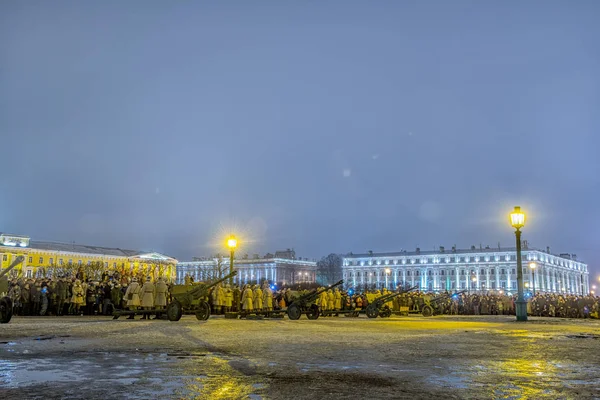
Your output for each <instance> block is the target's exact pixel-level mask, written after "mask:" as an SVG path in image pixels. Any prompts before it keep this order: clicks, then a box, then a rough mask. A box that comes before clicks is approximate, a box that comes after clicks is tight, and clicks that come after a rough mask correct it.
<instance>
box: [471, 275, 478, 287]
mask: <svg viewBox="0 0 600 400" xmlns="http://www.w3.org/2000/svg"><path fill="white" fill-rule="evenodd" d="M471 281H472V282H473V289H475V290H477V278H476V277H473V278H471Z"/></svg>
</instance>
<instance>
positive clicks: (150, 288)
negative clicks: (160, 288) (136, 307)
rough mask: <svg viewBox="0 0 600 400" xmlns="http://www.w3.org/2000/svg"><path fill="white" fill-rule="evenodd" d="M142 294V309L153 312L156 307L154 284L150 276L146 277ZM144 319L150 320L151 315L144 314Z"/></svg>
mask: <svg viewBox="0 0 600 400" xmlns="http://www.w3.org/2000/svg"><path fill="white" fill-rule="evenodd" d="M140 294H141V296H142V301H141V303H142V304H141V305H142V308H143V309H144V310H151V309H152V307H154V284H153V283H152V280H151V278H150V277H149V276H148V277H146V283H144V286H142V290H141V291H140ZM142 319H150V314H147V313H144V316H143V317H142Z"/></svg>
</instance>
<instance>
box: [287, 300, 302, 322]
mask: <svg viewBox="0 0 600 400" xmlns="http://www.w3.org/2000/svg"><path fill="white" fill-rule="evenodd" d="M287 315H288V318H289V319H291V320H294V321H295V320H297V319H300V316H301V315H302V311H301V310H300V307H298V306H297V305H296V304H290V306H289V307H288V309H287Z"/></svg>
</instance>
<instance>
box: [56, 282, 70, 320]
mask: <svg viewBox="0 0 600 400" xmlns="http://www.w3.org/2000/svg"><path fill="white" fill-rule="evenodd" d="M67 289H68V284H67V282H65V280H64V279H63V277H62V276H60V277H59V278H58V282H57V284H56V301H57V305H56V315H63V312H64V311H65V302H66V301H67Z"/></svg>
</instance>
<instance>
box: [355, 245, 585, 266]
mask: <svg viewBox="0 0 600 400" xmlns="http://www.w3.org/2000/svg"><path fill="white" fill-rule="evenodd" d="M521 250H522V251H523V252H526V251H537V252H540V253H544V254H550V255H552V256H554V257H558V258H565V259H571V258H570V257H566V256H565V254H560V255H559V254H551V253H548V252H547V251H546V250H541V249H536V248H532V247H523V248H522V249H521ZM516 251H517V248H516V247H496V248H491V247H485V248H470V249H452V248H451V249H444V251H442V250H441V249H439V250H429V251H423V250H420V251H395V252H388V253H375V252H373V254H370V253H361V254H353V253H348V254H346V255H344V258H374V257H377V258H380V257H403V256H404V257H419V256H430V255H444V256H449V257H452V255H453V254H469V253H470V254H482V253H507V252H511V253H514V252H516ZM569 256H570V255H569ZM573 261H576V262H579V263H581V262H582V261H581V260H573Z"/></svg>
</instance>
